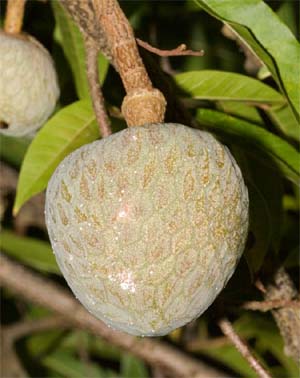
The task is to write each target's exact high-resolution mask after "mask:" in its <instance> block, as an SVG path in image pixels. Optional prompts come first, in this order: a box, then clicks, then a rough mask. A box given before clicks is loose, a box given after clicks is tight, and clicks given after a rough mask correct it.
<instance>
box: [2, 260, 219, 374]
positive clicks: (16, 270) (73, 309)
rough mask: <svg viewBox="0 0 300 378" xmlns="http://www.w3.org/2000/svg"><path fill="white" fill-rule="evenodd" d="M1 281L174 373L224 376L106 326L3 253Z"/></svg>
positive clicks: (175, 352) (166, 347) (172, 350)
mask: <svg viewBox="0 0 300 378" xmlns="http://www.w3.org/2000/svg"><path fill="white" fill-rule="evenodd" d="M0 282H1V284H2V285H5V286H7V287H9V288H10V289H12V290H13V291H15V292H16V293H17V294H19V295H21V296H22V297H23V298H24V299H27V300H29V301H32V302H35V303H37V304H39V305H41V306H43V307H46V308H48V309H50V310H52V311H54V312H55V313H57V314H59V315H61V316H63V317H64V319H65V320H66V321H67V322H69V323H70V324H72V325H74V326H76V327H79V328H82V329H85V330H87V331H89V332H91V333H93V334H94V335H96V336H100V337H102V338H103V339H105V340H107V341H108V342H110V343H112V344H114V345H117V346H119V347H120V348H123V349H125V350H127V351H129V352H131V353H132V354H134V355H135V356H137V357H139V358H142V359H143V360H144V361H145V362H147V363H148V364H150V365H152V366H155V365H160V366H162V367H164V368H166V369H168V370H169V371H170V372H171V373H172V374H173V377H174V376H180V377H187V378H192V377H195V376H198V377H203V378H204V377H205V378H219V377H220V376H222V377H224V374H221V373H220V372H218V371H216V370H215V369H213V368H211V367H209V366H206V365H205V364H204V363H202V362H200V361H196V360H194V359H193V358H190V357H189V356H187V355H185V354H183V353H181V352H180V351H178V350H176V349H175V348H174V347H171V346H169V345H166V344H164V343H162V342H159V341H156V340H151V339H139V338H136V337H133V336H130V335H127V334H125V333H121V332H117V331H115V330H113V329H111V328H109V327H107V326H106V325H105V324H104V323H103V322H101V321H100V320H98V319H96V318H95V317H93V316H92V315H91V314H90V313H89V312H88V311H87V310H85V308H84V307H83V306H81V304H80V303H79V302H78V301H77V300H76V299H75V298H74V297H73V296H72V295H71V294H69V293H68V292H66V291H65V290H64V289H62V288H61V287H59V286H57V285H56V284H54V283H53V282H51V280H48V279H46V278H42V277H41V276H39V275H38V274H36V273H33V272H31V271H30V270H29V269H27V268H25V267H23V266H21V265H19V264H17V263H15V262H12V261H11V260H9V259H8V258H6V257H5V256H1V264H0Z"/></svg>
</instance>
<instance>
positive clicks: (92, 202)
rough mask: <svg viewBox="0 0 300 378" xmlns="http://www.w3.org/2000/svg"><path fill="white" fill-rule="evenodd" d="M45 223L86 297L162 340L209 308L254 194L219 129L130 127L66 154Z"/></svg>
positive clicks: (228, 269)
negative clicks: (218, 136) (214, 131)
mask: <svg viewBox="0 0 300 378" xmlns="http://www.w3.org/2000/svg"><path fill="white" fill-rule="evenodd" d="M46 223H47V228H48V232H49V236H50V240H51V243H52V247H53V250H54V252H55V254H56V259H57V262H58V264H59V266H60V269H61V271H62V273H63V275H64V276H65V278H66V280H67V282H68V284H69V286H70V287H71V289H72V290H73V292H74V293H75V295H76V297H77V298H78V299H79V300H80V301H81V303H82V304H83V305H84V306H85V307H86V308H87V309H88V310H89V311H90V312H91V313H92V314H93V315H95V316H96V317H97V318H99V319H101V320H103V321H104V322H105V323H107V324H108V325H110V326H112V327H113V328H116V329H118V330H122V331H126V332H128V333H131V334H134V335H145V336H146V335H147V336H158V335H164V334H166V333H168V332H170V331H172V330H173V329H175V328H177V327H180V326H182V325H184V324H186V323H187V322H189V321H191V320H192V319H194V318H196V317H198V316H199V315H200V314H202V313H203V312H204V311H205V310H206V309H207V307H208V306H209V305H210V304H211V303H212V302H213V300H214V299H215V297H216V296H217V294H218V293H219V292H220V291H221V290H222V289H223V287H224V286H225V285H226V283H227V281H228V280H229V278H230V277H231V275H232V274H233V272H234V270H235V267H236V265H237V263H238V260H239V258H240V256H241V254H242V252H243V249H244V245H245V240H246V236H247V231H248V192H247V188H246V186H245V184H244V181H243V178H242V175H241V172H240V169H239V167H238V166H237V164H236V162H235V160H234V159H233V157H232V156H231V154H230V152H229V151H228V149H227V148H226V147H224V146H222V145H221V144H220V143H219V142H218V141H217V140H216V139H215V138H214V137H213V136H212V135H211V134H209V133H207V132H204V131H199V130H194V129H191V128H189V127H186V126H183V125H179V124H152V125H146V126H140V127H132V128H128V129H125V130H123V131H121V132H119V133H116V134H113V135H111V136H109V137H107V138H105V139H102V140H100V141H96V142H93V143H91V144H88V145H85V146H83V147H81V148H79V149H78V150H76V151H75V152H73V153H72V154H70V155H69V156H68V157H66V158H65V159H64V160H63V162H62V163H61V164H60V165H59V167H58V168H57V170H56V171H55V173H54V175H53V176H52V178H51V180H50V182H49V185H48V189H47V196H46Z"/></svg>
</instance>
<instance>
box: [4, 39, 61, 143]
mask: <svg viewBox="0 0 300 378" xmlns="http://www.w3.org/2000/svg"><path fill="white" fill-rule="evenodd" d="M0 51H1V54H0V72H1V74H0V88H1V91H0V121H1V122H2V124H6V125H8V127H7V128H1V129H0V132H1V133H3V134H6V135H11V136H22V135H26V134H29V133H31V132H33V131H35V130H36V129H38V128H39V127H40V126H41V125H42V124H43V123H44V122H45V121H46V120H47V118H48V117H49V116H50V114H51V113H52V112H53V110H54V107H55V104H56V101H57V99H58V97H59V87H58V82H57V76H56V72H55V68H54V65H53V62H52V58H51V56H50V54H49V53H48V52H47V50H46V49H45V48H44V47H43V46H42V45H41V44H40V43H38V42H37V41H36V40H35V39H34V38H32V37H29V36H27V35H20V36H15V35H9V34H6V33H4V32H0Z"/></svg>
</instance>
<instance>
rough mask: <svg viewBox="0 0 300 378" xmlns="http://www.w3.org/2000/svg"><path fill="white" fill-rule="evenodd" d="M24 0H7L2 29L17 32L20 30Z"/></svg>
mask: <svg viewBox="0 0 300 378" xmlns="http://www.w3.org/2000/svg"><path fill="white" fill-rule="evenodd" d="M24 8H25V0H8V2H7V7H6V15H5V21H4V31H5V32H6V33H9V34H19V33H20V32H21V30H22V25H23V16H24Z"/></svg>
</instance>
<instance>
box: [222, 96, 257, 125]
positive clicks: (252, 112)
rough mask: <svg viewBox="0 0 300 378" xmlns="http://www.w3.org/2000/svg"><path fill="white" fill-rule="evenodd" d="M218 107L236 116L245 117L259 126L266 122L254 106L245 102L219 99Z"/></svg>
mask: <svg viewBox="0 0 300 378" xmlns="http://www.w3.org/2000/svg"><path fill="white" fill-rule="evenodd" d="M217 109H218V110H221V111H223V112H225V113H228V114H230V115H233V116H235V117H238V118H241V119H244V120H245V121H249V122H251V123H255V124H256V125H259V126H264V122H263V120H262V118H261V116H260V114H259V112H258V110H257V109H256V108H255V107H254V106H250V105H248V104H246V103H243V102H237V101H236V102H234V101H218V102H217Z"/></svg>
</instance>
